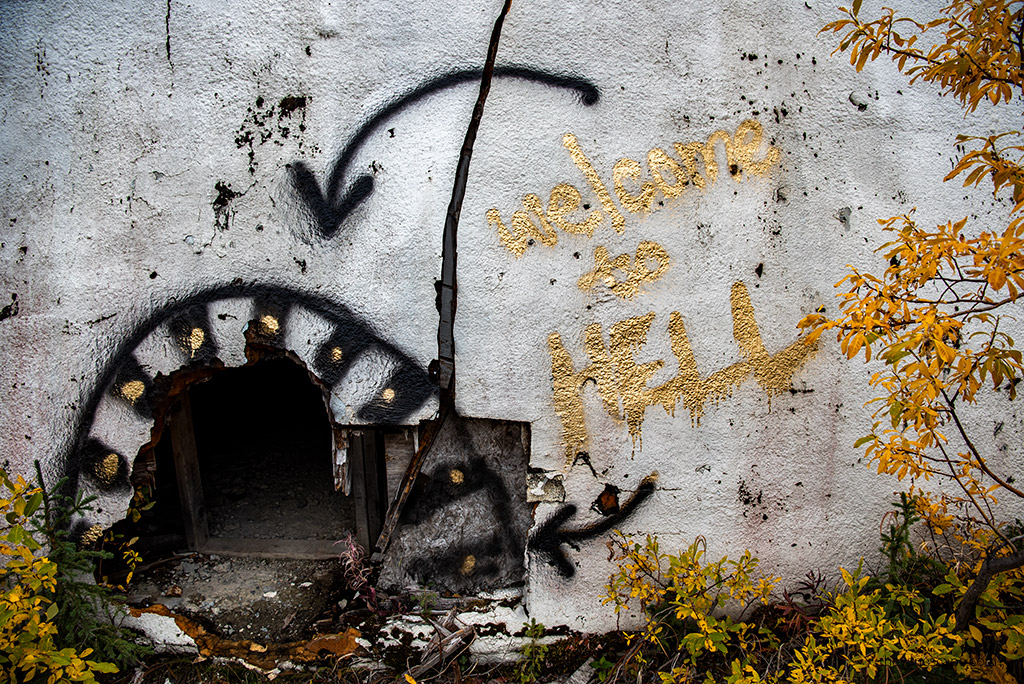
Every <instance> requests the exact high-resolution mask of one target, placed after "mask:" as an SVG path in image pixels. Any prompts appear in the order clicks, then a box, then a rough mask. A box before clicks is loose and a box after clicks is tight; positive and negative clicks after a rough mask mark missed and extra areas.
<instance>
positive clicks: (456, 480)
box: [448, 468, 466, 485]
mask: <svg viewBox="0 0 1024 684" xmlns="http://www.w3.org/2000/svg"><path fill="white" fill-rule="evenodd" d="M448 479H449V480H451V482H452V484H453V485H460V484H462V483H463V482H465V481H466V474H465V473H463V472H462V471H461V470H459V469H458V468H452V469H451V470H450V471H449V472H448Z"/></svg>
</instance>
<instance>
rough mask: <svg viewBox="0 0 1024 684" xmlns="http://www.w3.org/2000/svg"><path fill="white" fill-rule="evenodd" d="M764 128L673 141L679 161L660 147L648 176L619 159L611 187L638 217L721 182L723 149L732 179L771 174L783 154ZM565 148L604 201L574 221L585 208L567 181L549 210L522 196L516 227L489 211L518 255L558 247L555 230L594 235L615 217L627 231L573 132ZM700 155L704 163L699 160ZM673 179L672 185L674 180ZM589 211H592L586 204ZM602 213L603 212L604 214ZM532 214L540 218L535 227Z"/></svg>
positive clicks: (751, 125) (754, 125) (753, 125)
mask: <svg viewBox="0 0 1024 684" xmlns="http://www.w3.org/2000/svg"><path fill="white" fill-rule="evenodd" d="M763 142H764V129H763V128H762V127H761V124H759V123H758V122H756V121H754V120H752V119H751V120H747V121H744V122H742V123H741V124H740V125H739V126H738V127H737V128H736V133H735V135H729V133H728V131H724V130H719V131H715V132H714V133H712V134H711V135H710V136H708V138H707V140H706V141H704V142H689V143H681V142H677V143H673V149H674V150H675V153H676V155H677V156H678V157H679V158H678V159H676V158H675V157H672V156H671V155H670V154H669V153H668V152H666V151H665V150H664V149H662V148H660V147H655V148H653V149H651V150H650V151H649V152H648V153H647V172H648V174H649V178H648V177H647V176H645V175H644V167H643V165H642V164H641V163H640V162H639V161H637V160H635V159H620V160H619V161H617V162H616V163H615V166H614V167H612V187H613V188H614V190H615V195H616V197H617V198H618V200H619V203H620V204H621V205H622V207H623V208H624V209H625V210H626V211H629V212H632V213H635V214H648V213H651V212H653V211H656V210H657V209H660V208H661V207H662V206H664V203H663V202H658V203H657V204H655V202H656V200H657V199H658V196H659V194H660V195H662V196H664V197H665V199H673V198H676V197H679V196H680V195H682V194H683V192H684V191H685V190H686V187H687V186H688V185H690V184H692V185H693V186H694V187H695V188H697V189H698V190H699V189H702V188H704V187H706V186H707V185H709V184H712V185H713V184H714V183H715V181H716V180H718V175H719V174H718V168H719V167H718V162H719V157H718V148H719V145H721V146H722V147H724V149H725V161H726V164H727V165H728V169H729V175H730V176H732V177H733V178H735V179H739V177H740V174H741V173H742V174H745V177H746V178H747V179H750V178H751V177H754V176H767V175H768V173H769V171H771V169H772V167H773V166H775V165H776V164H778V162H779V160H780V159H781V158H782V153H781V152H780V151H779V149H778V148H777V147H773V146H772V145H764V148H765V151H764V155H763V156H761V157H760V158H759V156H760V155H761V147H762V144H763ZM562 144H563V145H564V146H565V149H566V150H568V152H569V156H570V157H571V158H572V161H573V163H574V164H575V165H576V167H577V168H578V169H579V170H580V171H582V172H583V175H584V177H585V178H586V179H587V183H588V184H589V185H590V188H591V189H592V190H593V192H594V194H595V195H597V198H598V200H600V202H601V209H595V210H594V211H591V212H590V213H589V214H587V216H586V218H585V219H583V220H582V221H572V220H569V219H568V218H567V215H568V214H571V213H573V212H576V211H578V210H579V208H580V203H581V201H582V197H581V195H580V191H579V190H578V189H577V188H575V187H574V186H572V185H569V184H568V183H562V184H560V185H557V186H555V188H554V189H553V190H552V191H551V196H550V198H549V201H548V207H547V212H546V213H545V212H544V210H543V209H542V207H541V200H540V197H539V196H537V195H534V194H531V195H526V196H525V197H524V198H523V209H522V210H519V211H516V212H515V213H513V215H512V220H511V224H510V225H509V226H506V225H505V224H504V223H503V222H502V220H501V214H500V213H499V212H498V210H497V209H488V210H487V222H488V224H489V225H492V226H495V227H496V229H497V232H498V237H499V239H500V240H501V242H502V244H504V245H505V247H506V248H507V249H508V250H509V251H510V252H512V254H514V255H515V256H516V257H519V256H522V255H523V254H524V253H525V252H526V248H527V247H529V246H530V245H531V244H533V243H535V242H540V243H541V244H544V245H547V246H549V247H550V246H553V245H555V244H557V242H558V235H557V234H556V233H555V227H557V228H558V229H560V230H562V231H564V232H566V233H572V234H574V235H585V236H587V237H592V236H593V234H594V231H595V230H597V228H598V227H600V225H601V223H602V222H603V221H604V217H605V214H607V215H608V216H609V217H610V218H611V224H612V228H614V229H615V232H617V233H619V234H620V235H621V234H622V233H623V232H625V230H626V219H625V217H624V216H623V214H622V212H621V211H620V210H619V206H618V205H617V204H616V203H615V201H614V200H613V199H612V195H611V193H610V192H609V191H608V187H607V186H606V185H605V182H604V181H603V180H602V179H601V176H600V175H599V174H598V172H597V170H596V169H595V168H594V165H593V164H592V163H591V161H590V159H589V158H588V157H587V155H586V154H585V153H584V152H583V149H582V148H581V147H580V142H579V140H578V139H577V138H576V136H575V135H573V134H572V133H566V134H565V135H564V136H562ZM698 157H700V165H698V163H697V158H698ZM669 177H671V179H672V182H671V183H670V182H669ZM584 208H585V209H589V207H587V206H586V205H584ZM602 209H603V211H602ZM530 214H533V215H534V217H535V218H536V223H535V222H534V220H533V219H531V217H530Z"/></svg>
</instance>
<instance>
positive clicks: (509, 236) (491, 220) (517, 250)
mask: <svg viewBox="0 0 1024 684" xmlns="http://www.w3.org/2000/svg"><path fill="white" fill-rule="evenodd" d="M531 213H532V214H533V215H534V216H535V217H537V222H538V224H539V227H538V226H537V225H535V224H534V222H533V221H532V220H531V219H530V214H531ZM487 223H488V225H492V226H495V227H496V228H497V230H498V238H499V239H500V240H501V242H502V244H504V245H505V247H506V248H507V249H508V251H510V252H512V254H514V255H515V256H516V257H521V256H522V255H523V253H524V252H526V248H527V247H528V246H529V245H530V243H531V242H532V241H533V240H539V241H540V242H541V243H542V244H545V245H547V246H549V247H551V246H553V245H555V244H556V243H557V242H558V234H557V233H556V232H555V229H554V228H553V227H552V226H551V224H550V223H549V222H548V217H547V216H546V215H545V214H544V207H543V206H542V205H541V203H540V197H538V196H537V195H533V194H530V195H526V196H525V197H523V209H520V210H519V211H516V212H514V213H513V214H512V221H511V227H509V226H506V225H505V224H504V223H503V222H502V220H501V214H500V213H499V212H498V210H497V209H489V210H488V211H487Z"/></svg>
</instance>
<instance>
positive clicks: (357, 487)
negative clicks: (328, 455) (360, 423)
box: [348, 428, 387, 552]
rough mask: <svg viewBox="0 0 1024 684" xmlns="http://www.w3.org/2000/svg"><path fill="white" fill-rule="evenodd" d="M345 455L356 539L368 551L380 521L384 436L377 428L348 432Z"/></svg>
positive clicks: (384, 493) (383, 500) (384, 482)
mask: <svg viewBox="0 0 1024 684" xmlns="http://www.w3.org/2000/svg"><path fill="white" fill-rule="evenodd" d="M348 445H349V446H348V458H349V463H350V464H351V467H352V497H353V500H354V501H353V502H354V504H355V518H356V541H358V542H359V543H360V545H362V547H363V548H364V549H366V550H367V551H369V552H372V549H373V546H372V545H373V543H374V542H376V541H377V535H379V534H380V530H381V527H382V525H383V524H384V515H385V513H386V511H385V504H386V501H387V478H386V476H385V473H384V438H383V435H382V434H381V432H380V431H379V430H375V429H373V428H364V429H362V430H353V431H352V432H351V433H349V440H348Z"/></svg>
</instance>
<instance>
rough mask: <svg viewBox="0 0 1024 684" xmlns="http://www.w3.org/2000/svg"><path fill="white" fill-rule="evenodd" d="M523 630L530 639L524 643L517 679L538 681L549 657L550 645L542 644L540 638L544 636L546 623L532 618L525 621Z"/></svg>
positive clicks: (524, 683)
mask: <svg viewBox="0 0 1024 684" xmlns="http://www.w3.org/2000/svg"><path fill="white" fill-rule="evenodd" d="M523 632H524V634H525V636H526V638H527V639H529V641H527V642H526V643H525V644H523V647H522V649H520V653H521V654H522V656H523V657H522V658H521V659H520V661H519V663H518V665H517V667H516V672H515V676H516V681H517V682H519V684H530V682H536V681H537V680H538V678H539V677H540V673H541V671H542V670H543V669H544V661H545V659H546V658H547V654H548V646H547V644H542V643H541V642H540V639H542V638H543V637H544V625H543V624H542V623H540V622H537V620H535V619H534V618H530V621H529V622H524V623H523Z"/></svg>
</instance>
